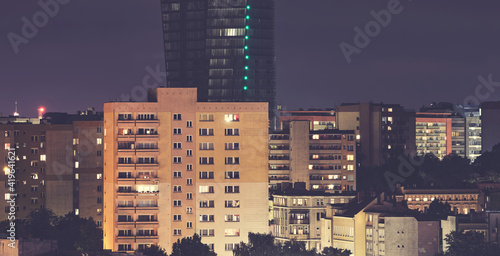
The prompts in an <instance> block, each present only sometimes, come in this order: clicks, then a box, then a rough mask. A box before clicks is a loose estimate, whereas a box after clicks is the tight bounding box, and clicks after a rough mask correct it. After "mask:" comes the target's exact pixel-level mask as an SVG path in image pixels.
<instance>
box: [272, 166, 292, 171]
mask: <svg viewBox="0 0 500 256" xmlns="http://www.w3.org/2000/svg"><path fill="white" fill-rule="evenodd" d="M269 170H290V166H288V165H269Z"/></svg>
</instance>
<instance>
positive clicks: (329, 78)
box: [0, 0, 500, 116]
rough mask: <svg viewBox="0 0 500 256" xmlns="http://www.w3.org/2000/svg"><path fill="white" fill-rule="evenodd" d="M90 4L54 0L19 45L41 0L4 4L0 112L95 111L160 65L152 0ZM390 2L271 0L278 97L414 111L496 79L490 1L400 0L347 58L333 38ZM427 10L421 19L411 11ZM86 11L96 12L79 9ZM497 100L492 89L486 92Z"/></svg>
mask: <svg viewBox="0 0 500 256" xmlns="http://www.w3.org/2000/svg"><path fill="white" fill-rule="evenodd" d="M389 2H390V1H388V2H387V3H389ZM96 3H97V2H94V1H86V2H85V3H79V2H78V3H77V2H69V3H67V4H66V5H62V4H61V5H60V6H59V7H60V8H59V10H58V12H57V13H55V15H54V17H50V19H49V20H48V22H47V24H46V25H45V26H43V27H41V28H39V29H38V33H37V34H36V35H35V36H34V37H33V38H31V39H29V40H28V43H26V44H20V45H19V52H18V53H17V54H16V53H15V52H14V50H13V47H12V45H11V43H10V42H9V38H8V37H7V35H8V34H9V33H11V32H12V33H16V34H18V35H22V32H21V28H22V26H23V22H24V21H23V20H22V18H23V17H27V18H29V19H31V18H32V17H33V15H34V14H36V13H38V12H40V11H42V10H43V9H42V8H41V7H40V6H39V5H38V4H37V3H32V4H30V5H22V4H16V3H7V4H5V8H2V12H6V11H8V13H1V14H2V15H0V17H2V22H1V24H2V25H0V31H1V34H3V35H4V36H5V37H4V39H3V40H1V42H2V43H1V44H0V45H1V47H0V54H1V55H2V56H4V61H3V62H2V64H1V68H0V70H1V71H0V72H1V73H0V77H2V79H1V80H0V83H1V87H2V89H4V93H3V94H2V96H1V100H0V109H1V111H0V112H3V115H4V116H5V115H8V114H12V112H13V111H14V102H15V101H16V100H17V101H18V103H19V112H20V113H21V115H24V116H35V115H36V109H37V108H38V106H40V105H44V106H46V107H47V111H49V112H51V111H55V112H75V111H77V110H81V109H86V108H87V107H90V106H93V107H95V108H96V109H97V110H101V109H102V103H103V102H107V101H111V100H116V99H120V98H121V96H122V94H128V95H130V94H132V93H133V90H134V87H136V86H142V85H143V84H144V83H143V78H145V77H146V76H148V75H150V73H154V71H153V72H151V70H155V69H157V65H160V66H158V70H159V71H160V72H161V71H163V68H164V67H163V65H162V64H163V63H164V58H163V45H162V42H163V39H162V33H161V13H160V3H159V1H151V2H141V3H138V2H135V1H121V2H120V6H121V7H122V8H124V10H125V11H124V12H122V14H120V13H114V14H113V15H109V13H110V12H111V11H112V10H113V7H115V6H116V3H115V2H113V1H110V2H106V3H99V7H100V8H98V9H96V8H94V7H95V6H96ZM387 3H369V4H364V5H359V4H356V3H330V2H328V3H324V2H321V3H320V2H318V4H315V3H312V4H311V5H310V6H312V7H311V8H313V9H312V10H314V12H311V13H314V14H313V15H312V14H307V13H303V12H302V11H301V8H302V7H303V6H301V5H300V1H295V0H294V1H287V2H286V3H285V2H284V1H283V0H277V1H276V31H277V32H276V55H277V96H278V97H277V103H278V104H282V105H285V106H287V109H297V108H299V107H303V108H310V107H315V108H324V107H333V106H336V105H339V104H340V103H342V102H366V101H370V100H371V101H373V102H381V101H383V102H385V103H401V104H403V106H405V107H407V108H413V109H416V108H418V107H420V106H421V105H424V104H428V103H430V102H434V101H438V102H439V101H449V102H454V103H462V102H463V100H464V99H465V98H466V97H467V96H470V95H474V93H475V89H476V86H477V84H479V83H480V82H479V81H478V77H479V76H482V77H484V78H487V77H488V76H489V75H491V77H492V79H491V80H492V81H497V80H499V79H497V74H498V73H497V69H498V66H499V65H498V64H499V63H498V62H497V61H495V58H496V57H497V56H496V54H497V53H496V52H495V51H494V50H493V49H494V46H495V45H498V38H495V37H494V34H495V33H496V31H498V28H496V27H495V24H498V22H496V21H497V19H499V18H498V17H495V16H494V11H493V10H495V6H496V5H498V3H494V2H493V1H485V4H484V5H475V6H468V5H466V4H465V1H461V2H454V4H453V5H450V4H446V3H413V2H405V1H402V2H400V6H399V7H401V8H402V9H401V10H400V12H398V13H397V14H393V15H392V17H391V20H390V22H389V24H388V25H387V26H385V27H382V28H381V31H380V33H379V34H378V35H376V36H375V37H373V38H371V40H370V43H369V45H367V46H366V47H365V48H363V49H362V50H361V52H360V53H359V54H357V53H356V54H352V55H351V56H350V57H351V62H350V63H348V62H347V61H346V58H345V56H343V54H342V51H341V50H340V48H339V44H340V43H342V42H345V43H347V44H350V45H355V44H354V41H353V39H354V36H355V35H356V32H355V30H354V29H355V27H364V25H365V24H368V22H370V21H373V20H374V17H373V16H372V14H371V11H374V12H376V13H380V11H383V10H385V9H387ZM126 10H130V11H128V12H127V11H126ZM132 10H133V12H132ZM423 13H424V14H425V17H427V18H426V20H420V19H418V17H421V16H422V14H423ZM89 15H90V16H91V17H92V19H85V17H88V16H89ZM299 17H303V18H299ZM415 21H418V22H415ZM76 31H78V32H76ZM131 35H132V36H131ZM430 35H431V36H430ZM450 46H451V47H450ZM97 57H99V58H100V59H99V61H96V60H97ZM311 59H314V60H315V61H313V62H311V61H310V60H311ZM381 63H382V64H381ZM148 68H149V71H148V70H146V69H148ZM156 74H158V72H156ZM150 76H151V75H150ZM154 78H157V79H153V80H151V83H150V84H155V83H157V84H159V85H161V84H165V81H164V79H162V77H161V76H158V75H157V76H156V77H154ZM40 81H43V82H40ZM33 84H37V86H33ZM401 84H404V86H402V85H401ZM303 88H307V89H303ZM99 89H101V93H99V95H97V94H96V93H95V92H96V90H99ZM360 92H365V93H360ZM21 93H23V94H24V95H25V96H22V97H21ZM499 99H500V94H498V93H497V92H495V91H493V92H492V93H491V94H490V95H489V96H488V98H487V100H490V101H494V100H499Z"/></svg>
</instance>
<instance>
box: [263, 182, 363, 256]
mask: <svg viewBox="0 0 500 256" xmlns="http://www.w3.org/2000/svg"><path fill="white" fill-rule="evenodd" d="M299 184H300V183H296V184H295V188H293V189H288V190H285V191H281V192H277V193H275V194H274V195H273V215H274V221H273V226H274V230H273V232H272V233H273V235H274V236H275V237H276V241H279V242H285V241H290V240H292V239H295V240H297V241H301V242H304V243H305V244H306V248H308V249H312V248H316V250H318V251H321V250H322V249H323V247H325V246H329V245H324V244H322V232H323V231H324V230H323V229H324V228H325V227H323V226H322V221H321V219H322V218H324V217H325V216H326V211H327V208H328V207H329V205H330V204H345V203H348V202H349V201H350V200H353V199H354V198H355V194H352V193H342V194H340V193H325V192H322V191H308V190H305V188H302V189H301V188H300V186H301V185H299ZM302 186H303V183H302ZM327 228H329V227H327Z"/></svg>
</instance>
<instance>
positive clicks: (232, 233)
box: [224, 228, 240, 236]
mask: <svg viewBox="0 0 500 256" xmlns="http://www.w3.org/2000/svg"><path fill="white" fill-rule="evenodd" d="M224 234H225V236H239V235H240V229H236V228H226V229H225V230H224Z"/></svg>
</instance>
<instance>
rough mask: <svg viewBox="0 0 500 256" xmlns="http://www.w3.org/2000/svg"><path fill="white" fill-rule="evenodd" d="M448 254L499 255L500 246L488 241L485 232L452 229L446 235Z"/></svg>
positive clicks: (458, 255) (451, 255) (461, 255)
mask: <svg viewBox="0 0 500 256" xmlns="http://www.w3.org/2000/svg"><path fill="white" fill-rule="evenodd" d="M445 241H446V242H447V243H448V246H447V251H446V253H445V254H444V255H446V256H470V255H475V256H498V255H500V247H499V246H498V245H497V244H493V243H489V242H486V239H485V237H484V234H483V233H481V232H476V231H466V232H463V231H452V232H451V233H450V234H448V235H446V238H445Z"/></svg>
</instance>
